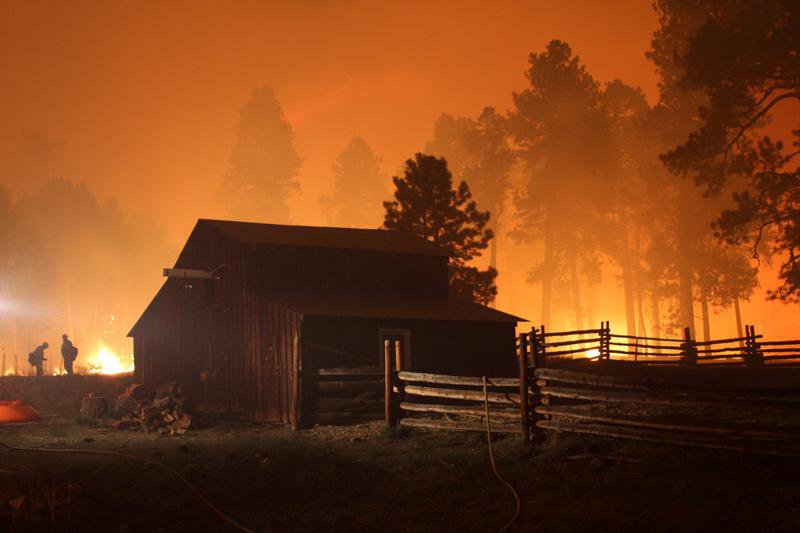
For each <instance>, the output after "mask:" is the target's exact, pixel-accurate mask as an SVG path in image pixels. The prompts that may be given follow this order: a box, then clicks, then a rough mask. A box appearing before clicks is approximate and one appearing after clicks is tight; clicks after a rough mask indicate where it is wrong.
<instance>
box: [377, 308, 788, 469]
mask: <svg viewBox="0 0 800 533" xmlns="http://www.w3.org/2000/svg"><path fill="white" fill-rule="evenodd" d="M746 331H747V333H746V335H745V336H744V337H741V338H731V339H716V340H706V341H697V340H695V339H694V338H692V336H691V334H690V331H689V330H688V329H687V330H685V331H684V336H683V338H666V337H665V338H658V337H635V336H629V335H620V334H613V333H611V328H610V325H609V323H608V322H604V323H602V324H601V326H600V328H598V329H589V330H580V331H561V332H548V331H546V330H545V328H544V327H541V328H538V329H537V328H533V329H532V330H531V331H530V332H529V333H523V334H521V335H519V337H518V339H517V354H518V360H519V377H518V378H485V379H486V386H487V397H488V403H489V420H490V422H491V426H492V431H493V432H507V433H518V434H521V435H522V437H523V438H524V439H526V440H528V439H529V438H531V437H532V436H537V435H538V436H541V435H543V434H544V433H559V432H570V433H582V434H594V435H602V436H606V437H614V438H623V439H633V440H640V441H651V442H660V443H667V444H678V445H685V446H696V447H704V448H715V449H726V450H734V451H750V452H757V453H766V454H772V455H781V456H793V457H795V456H800V341H764V340H763V337H762V336H761V335H757V334H756V333H755V328H754V327H753V326H747V329H746ZM384 371H385V387H386V396H385V400H386V402H385V418H386V422H387V424H389V425H395V424H398V423H399V424H400V425H402V426H410V427H424V428H434V429H447V430H459V431H485V430H486V425H485V423H486V418H485V410H484V409H485V407H484V390H483V387H484V378H476V377H466V376H446V375H437V374H422V373H416V372H404V371H402V370H399V369H398V368H397V366H394V368H393V361H392V360H391V358H390V356H389V355H388V352H387V356H386V361H385V367H384Z"/></svg>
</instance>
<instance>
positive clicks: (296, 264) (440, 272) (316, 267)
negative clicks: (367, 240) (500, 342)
mask: <svg viewBox="0 0 800 533" xmlns="http://www.w3.org/2000/svg"><path fill="white" fill-rule="evenodd" d="M247 265H248V271H247V288H248V289H252V290H257V291H261V290H263V291H275V290H279V291H298V290H301V291H313V292H331V293H346V294H403V295H423V296H426V297H442V298H444V297H446V296H447V293H448V285H447V279H448V278H447V258H445V257H438V256H426V255H416V254H406V253H392V252H377V251H369V250H345V249H337V248H314V247H298V246H271V245H257V246H255V247H252V248H250V249H248V250H247Z"/></svg>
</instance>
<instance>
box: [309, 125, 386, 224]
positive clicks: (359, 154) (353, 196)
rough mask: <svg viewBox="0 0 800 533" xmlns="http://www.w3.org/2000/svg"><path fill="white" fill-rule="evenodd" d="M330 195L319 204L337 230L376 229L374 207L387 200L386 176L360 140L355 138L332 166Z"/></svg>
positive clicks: (369, 149) (378, 159)
mask: <svg viewBox="0 0 800 533" xmlns="http://www.w3.org/2000/svg"><path fill="white" fill-rule="evenodd" d="M332 169H333V178H334V183H333V194H330V195H326V196H322V197H321V198H320V199H319V203H320V205H321V206H322V208H323V209H324V210H325V211H326V212H327V215H328V219H329V220H330V221H331V222H332V223H334V224H335V225H337V226H356V227H373V228H374V227H375V223H376V222H377V220H378V218H379V217H380V213H379V212H378V211H377V210H376V207H379V206H380V202H381V200H383V199H384V198H386V192H387V191H386V189H387V187H386V183H387V181H386V176H385V174H383V173H382V172H381V160H380V158H379V157H378V156H376V155H375V152H373V151H372V148H370V146H369V145H368V144H367V142H366V141H365V140H364V138H363V137H361V136H360V135H356V136H355V137H353V138H352V139H351V140H350V143H349V144H348V145H347V147H346V148H345V149H344V150H343V151H342V153H340V154H339V156H338V157H337V158H336V161H334V163H333V165H332Z"/></svg>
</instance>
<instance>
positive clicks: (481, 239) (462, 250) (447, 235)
mask: <svg viewBox="0 0 800 533" xmlns="http://www.w3.org/2000/svg"><path fill="white" fill-rule="evenodd" d="M392 181H393V182H394V185H395V187H396V190H395V193H394V197H395V199H394V200H393V201H391V202H384V203H383V206H384V208H385V209H386V215H385V219H384V222H383V226H384V227H385V228H386V229H392V230H400V231H407V232H411V233H415V234H417V235H419V236H421V237H424V238H425V239H428V240H429V241H432V242H434V243H436V244H438V245H439V246H441V247H443V248H445V249H447V250H448V251H449V252H450V266H449V269H450V294H451V295H452V296H455V297H458V298H463V299H468V300H473V301H475V302H478V303H482V304H489V303H491V302H492V301H493V300H494V298H495V296H496V295H497V287H496V286H495V278H496V277H497V270H496V269H494V268H492V267H489V268H487V269H486V270H480V269H478V268H476V267H474V266H471V265H470V264H469V263H470V262H471V261H472V260H473V259H475V258H476V257H480V256H481V255H482V251H483V250H485V249H486V248H487V247H488V246H489V242H490V241H491V239H492V237H493V234H492V231H491V230H490V229H487V228H486V225H487V223H488V222H489V218H490V214H489V212H488V211H479V210H478V207H477V205H476V204H475V202H474V201H473V200H472V193H470V190H469V186H468V185H467V183H466V182H464V181H462V182H461V183H460V184H459V185H458V187H457V188H455V189H454V188H453V176H452V175H451V174H450V171H449V170H448V169H447V161H445V160H444V159H443V158H441V159H440V158H437V157H435V156H431V155H425V154H421V153H418V154H416V155H415V156H414V159H409V160H408V161H406V167H405V171H404V174H403V177H398V176H395V177H393V178H392Z"/></svg>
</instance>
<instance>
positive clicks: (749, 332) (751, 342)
mask: <svg viewBox="0 0 800 533" xmlns="http://www.w3.org/2000/svg"><path fill="white" fill-rule="evenodd" d="M744 328H745V349H744V354H742V358H743V359H744V362H745V363H746V364H747V366H749V367H758V366H761V365H763V364H764V354H763V353H762V352H761V351H760V350H759V349H758V343H757V342H756V327H755V326H753V325H752V324H751V325H745V327H744Z"/></svg>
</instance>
